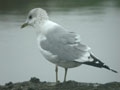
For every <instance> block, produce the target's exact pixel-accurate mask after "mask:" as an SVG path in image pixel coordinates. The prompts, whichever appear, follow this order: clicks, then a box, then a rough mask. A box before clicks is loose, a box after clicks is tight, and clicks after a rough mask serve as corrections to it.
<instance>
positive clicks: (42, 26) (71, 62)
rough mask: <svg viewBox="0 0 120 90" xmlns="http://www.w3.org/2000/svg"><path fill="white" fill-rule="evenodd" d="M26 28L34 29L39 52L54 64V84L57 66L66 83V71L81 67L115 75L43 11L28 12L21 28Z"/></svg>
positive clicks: (79, 40) (75, 37) (74, 36)
mask: <svg viewBox="0 0 120 90" xmlns="http://www.w3.org/2000/svg"><path fill="white" fill-rule="evenodd" d="M26 26H32V27H34V28H35V32H36V36H37V44H38V48H39V49H40V52H41V53H42V55H43V56H44V57H45V58H46V59H47V60H48V61H50V62H51V63H54V64H55V72H56V83H57V82H59V80H58V66H60V67H63V68H64V69H65V74H64V82H65V81H66V76H67V71H68V69H69V68H74V67H78V66H81V65H90V66H94V67H98V68H105V69H107V70H110V71H112V72H114V73H117V71H115V70H113V69H111V68H110V67H109V66H107V65H106V64H104V63H103V62H102V61H100V60H99V59H98V58H96V57H95V56H94V55H93V54H92V52H91V48H90V47H88V46H87V45H84V44H83V43H82V42H81V39H80V36H79V35H78V34H76V33H75V32H71V31H68V30H66V29H65V28H64V27H62V26H61V25H59V24H57V23H55V22H53V21H51V20H50V19H49V17H48V14H47V12H46V11H45V10H44V9H42V8H34V9H32V10H30V12H29V13H28V16H27V19H26V21H25V23H24V24H23V25H21V28H24V27H26Z"/></svg>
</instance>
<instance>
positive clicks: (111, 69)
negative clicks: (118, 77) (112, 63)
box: [110, 69, 118, 73]
mask: <svg viewBox="0 0 120 90" xmlns="http://www.w3.org/2000/svg"><path fill="white" fill-rule="evenodd" d="M110 70H111V71H112V72H114V73H118V72H117V71H116V70H113V69H110Z"/></svg>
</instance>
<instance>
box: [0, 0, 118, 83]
mask: <svg viewBox="0 0 120 90" xmlns="http://www.w3.org/2000/svg"><path fill="white" fill-rule="evenodd" d="M36 7H41V8H43V9H45V10H47V12H48V15H49V17H50V19H51V20H52V21H54V22H56V23H59V24H61V25H62V26H63V27H65V28H66V29H68V30H70V31H74V32H76V33H78V34H80V35H81V40H82V42H83V43H84V44H87V45H88V46H90V47H91V49H92V52H93V53H94V54H95V55H96V56H97V57H98V58H100V59H101V60H102V61H103V62H104V63H105V64H107V65H109V66H110V67H111V68H113V69H115V70H117V71H118V72H120V59H119V56H120V0H0V84H5V83H7V82H9V81H12V82H20V81H26V80H29V79H30V77H34V76H35V77H38V78H40V80H41V81H51V82H55V65H54V64H52V63H50V62H48V61H47V60H45V58H44V57H43V56H42V55H41V54H40V51H39V50H38V47H37V42H36V34H35V32H34V29H33V28H32V27H26V28H24V29H21V28H20V26H21V24H22V23H24V22H25V20H26V17H27V14H28V12H29V10H31V9H32V8H36ZM63 76H64V69H63V68H61V67H60V68H59V79H60V81H63ZM67 80H75V81H78V82H93V83H96V82H97V83H107V82H113V81H118V82H120V73H118V74H116V73H113V72H111V71H108V70H105V69H99V68H95V67H91V66H86V65H82V66H80V67H77V68H73V69H69V71H68V76H67Z"/></svg>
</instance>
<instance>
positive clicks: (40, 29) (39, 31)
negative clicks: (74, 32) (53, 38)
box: [34, 20, 58, 36]
mask: <svg viewBox="0 0 120 90" xmlns="http://www.w3.org/2000/svg"><path fill="white" fill-rule="evenodd" d="M56 25H58V24H56V23H54V22H52V21H50V20H45V21H43V22H42V23H36V25H35V26H34V27H35V28H36V30H35V31H36V35H37V36H39V35H44V36H45V35H46V34H47V32H48V31H49V30H52V28H54V27H55V26H56Z"/></svg>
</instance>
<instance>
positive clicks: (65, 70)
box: [64, 68, 68, 82]
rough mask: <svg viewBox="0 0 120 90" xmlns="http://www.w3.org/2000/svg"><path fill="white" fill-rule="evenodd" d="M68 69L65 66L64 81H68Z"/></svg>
mask: <svg viewBox="0 0 120 90" xmlns="http://www.w3.org/2000/svg"><path fill="white" fill-rule="evenodd" d="M67 70H68V68H65V76H64V82H66V76H67Z"/></svg>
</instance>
